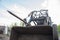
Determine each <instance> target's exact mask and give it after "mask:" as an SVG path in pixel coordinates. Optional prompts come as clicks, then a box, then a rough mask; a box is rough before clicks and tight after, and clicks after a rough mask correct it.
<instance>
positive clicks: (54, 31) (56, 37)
mask: <svg viewBox="0 0 60 40" xmlns="http://www.w3.org/2000/svg"><path fill="white" fill-rule="evenodd" d="M52 27H53V40H58V32H57V25H56V24H53V26H52Z"/></svg>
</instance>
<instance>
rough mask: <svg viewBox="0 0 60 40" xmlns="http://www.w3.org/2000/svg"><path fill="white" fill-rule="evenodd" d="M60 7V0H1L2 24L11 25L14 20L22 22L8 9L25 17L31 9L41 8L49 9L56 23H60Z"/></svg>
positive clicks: (0, 21)
mask: <svg viewBox="0 0 60 40" xmlns="http://www.w3.org/2000/svg"><path fill="white" fill-rule="evenodd" d="M59 7H60V4H59V0H0V25H10V24H11V23H14V22H18V23H19V22H20V21H19V20H18V19H16V18H15V17H13V16H12V15H10V14H9V13H8V12H7V11H6V10H10V11H12V12H13V13H15V14H16V15H18V16H19V17H21V18H22V19H23V18H26V17H27V15H28V14H29V13H30V12H31V11H33V10H40V9H48V10H49V16H51V18H52V21H53V22H54V23H55V24H60V19H59V18H60V15H59V14H60V11H59V10H60V8H59Z"/></svg>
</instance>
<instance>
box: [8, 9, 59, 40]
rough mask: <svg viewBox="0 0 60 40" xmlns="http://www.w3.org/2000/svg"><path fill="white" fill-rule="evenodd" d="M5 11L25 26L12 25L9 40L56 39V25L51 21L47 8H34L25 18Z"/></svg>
mask: <svg viewBox="0 0 60 40" xmlns="http://www.w3.org/2000/svg"><path fill="white" fill-rule="evenodd" d="M7 12H8V13H10V14H11V15H13V16H14V17H16V18H17V19H19V20H21V21H23V22H24V23H25V27H21V26H14V27H12V29H11V34H10V40H58V32H57V25H56V24H53V23H52V20H51V17H50V16H49V15H48V10H46V9H41V10H39V11H36V10H34V11H32V12H31V13H30V14H29V15H28V17H27V18H25V19H21V18H20V17H18V16H17V15H15V14H14V13H13V12H11V11H9V10H7ZM22 16H23V15H22ZM32 24H33V25H32Z"/></svg>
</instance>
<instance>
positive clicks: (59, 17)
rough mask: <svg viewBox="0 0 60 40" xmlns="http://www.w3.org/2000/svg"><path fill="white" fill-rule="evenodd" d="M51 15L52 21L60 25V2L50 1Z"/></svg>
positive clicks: (57, 0) (56, 0)
mask: <svg viewBox="0 0 60 40" xmlns="http://www.w3.org/2000/svg"><path fill="white" fill-rule="evenodd" d="M48 9H49V15H50V16H51V18H52V21H53V22H54V23H56V24H60V3H59V0H49V1H48Z"/></svg>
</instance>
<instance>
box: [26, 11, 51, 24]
mask: <svg viewBox="0 0 60 40" xmlns="http://www.w3.org/2000/svg"><path fill="white" fill-rule="evenodd" d="M28 18H29V20H26V21H28V23H31V22H33V23H34V24H35V25H48V24H50V23H49V20H50V17H49V16H48V10H40V11H32V12H31V13H30V14H29V16H28ZM50 22H51V20H50Z"/></svg>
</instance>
